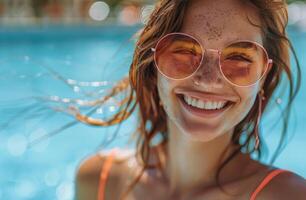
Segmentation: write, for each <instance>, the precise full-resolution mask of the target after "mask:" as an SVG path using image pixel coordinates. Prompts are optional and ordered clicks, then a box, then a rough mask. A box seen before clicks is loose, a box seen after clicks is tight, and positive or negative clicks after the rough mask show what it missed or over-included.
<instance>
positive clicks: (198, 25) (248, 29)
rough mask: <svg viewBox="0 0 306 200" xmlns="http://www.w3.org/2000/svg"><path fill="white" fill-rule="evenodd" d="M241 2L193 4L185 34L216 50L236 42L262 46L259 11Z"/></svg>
mask: <svg viewBox="0 0 306 200" xmlns="http://www.w3.org/2000/svg"><path fill="white" fill-rule="evenodd" d="M245 2H246V1H241V0H226V1H223V0H214V1H211V0H191V1H189V4H188V7H187V10H186V13H185V16H184V22H183V25H182V28H181V32H185V33H189V34H191V35H193V36H195V37H196V38H197V39H199V40H200V41H201V42H204V43H205V44H206V45H207V44H210V45H211V47H212V48H217V47H220V45H225V44H227V43H229V42H232V41H235V40H252V41H256V42H258V43H260V44H262V37H261V30H260V27H256V26H255V25H253V24H252V23H254V24H256V25H260V19H259V16H258V14H257V12H256V9H255V8H254V7H252V6H251V5H250V4H247V3H245Z"/></svg>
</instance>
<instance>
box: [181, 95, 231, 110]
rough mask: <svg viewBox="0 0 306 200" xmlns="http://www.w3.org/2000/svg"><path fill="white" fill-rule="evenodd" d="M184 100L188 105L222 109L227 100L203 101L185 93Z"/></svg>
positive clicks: (207, 108)
mask: <svg viewBox="0 0 306 200" xmlns="http://www.w3.org/2000/svg"><path fill="white" fill-rule="evenodd" d="M184 100H185V102H186V103H187V104H188V105H191V106H193V107H196V108H200V109H206V110H214V109H221V108H223V107H224V106H225V104H226V102H227V101H202V100H200V99H196V98H193V97H190V96H186V95H184Z"/></svg>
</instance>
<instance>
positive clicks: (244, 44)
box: [229, 41, 256, 49]
mask: <svg viewBox="0 0 306 200" xmlns="http://www.w3.org/2000/svg"><path fill="white" fill-rule="evenodd" d="M229 47H234V48H235V47H238V48H245V49H256V45H255V44H253V43H251V42H239V41H237V42H234V43H231V44H230V45H229Z"/></svg>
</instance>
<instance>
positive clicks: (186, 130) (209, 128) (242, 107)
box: [157, 0, 264, 141]
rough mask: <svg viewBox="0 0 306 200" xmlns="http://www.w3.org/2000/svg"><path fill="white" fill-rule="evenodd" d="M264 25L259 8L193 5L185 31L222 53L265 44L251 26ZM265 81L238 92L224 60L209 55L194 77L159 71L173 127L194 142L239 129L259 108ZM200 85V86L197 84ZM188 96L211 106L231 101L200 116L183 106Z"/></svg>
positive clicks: (232, 2) (235, 1) (234, 1)
mask: <svg viewBox="0 0 306 200" xmlns="http://www.w3.org/2000/svg"><path fill="white" fill-rule="evenodd" d="M250 21H251V22H252V23H255V24H260V20H259V18H258V15H257V13H256V10H255V8H253V7H251V6H250V5H248V4H246V3H243V1H239V0H228V1H221V0H216V1H208V0H207V1H205V0H204V1H203V0H192V1H190V3H189V5H188V8H187V10H186V13H185V16H184V22H183V26H182V29H181V30H180V32H184V33H188V34H190V35H192V36H194V37H196V38H197V39H198V40H199V42H200V43H201V45H202V46H203V47H204V48H207V49H219V50H221V49H222V48H224V47H225V45H226V44H228V43H230V42H232V41H235V40H251V41H255V42H258V43H259V44H262V37H261V30H260V28H258V27H255V26H254V25H252V24H251V23H250ZM263 81H264V79H261V81H260V82H258V83H257V84H255V85H252V86H250V87H237V86H234V85H232V84H230V83H229V82H227V81H226V80H225V79H224V78H223V76H222V74H221V72H220V68H219V65H218V55H217V53H215V52H212V51H209V52H207V53H206V54H205V56H204V59H203V61H202V65H201V66H200V68H199V69H198V71H197V72H196V73H195V74H194V75H193V76H191V77H189V78H187V79H184V80H170V79H168V78H166V77H165V76H163V75H162V74H160V73H159V72H158V77H157V87H158V92H159V96H160V99H161V101H162V103H163V106H164V109H165V111H166V113H167V115H168V120H170V121H168V123H171V125H173V126H175V127H176V128H177V129H178V130H180V132H182V133H183V134H185V135H186V136H188V137H189V138H190V139H192V140H197V141H209V140H212V139H214V138H216V137H218V136H220V135H222V134H227V133H231V131H232V130H233V128H234V127H235V126H236V125H237V124H238V123H239V122H240V121H241V120H242V119H243V118H244V117H245V116H246V115H247V113H248V112H249V111H250V109H251V107H252V106H253V104H254V102H255V99H256V96H257V93H258V91H259V89H260V85H261V84H262V83H263ZM195 82H196V83H197V84H195ZM178 94H181V95H182V94H183V95H184V96H185V97H193V98H194V97H195V96H196V97H197V98H198V99H201V100H202V101H203V102H204V103H206V105H208V104H209V102H225V101H226V102H229V103H230V104H229V106H228V107H226V108H225V109H221V112H218V113H217V114H213V115H209V114H207V113H208V112H204V114H196V113H195V112H194V111H190V110H189V109H188V107H186V105H185V106H184V104H183V99H182V98H181V97H180V95H178ZM212 105H213V104H212Z"/></svg>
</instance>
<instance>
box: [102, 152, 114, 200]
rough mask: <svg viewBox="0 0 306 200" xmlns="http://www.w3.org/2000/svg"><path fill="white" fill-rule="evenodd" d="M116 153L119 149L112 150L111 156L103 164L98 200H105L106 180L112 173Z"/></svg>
mask: <svg viewBox="0 0 306 200" xmlns="http://www.w3.org/2000/svg"><path fill="white" fill-rule="evenodd" d="M116 152H117V149H112V150H111V152H110V155H109V156H108V157H107V158H106V160H105V162H104V163H103V166H102V170H101V173H100V179H99V188H98V200H104V192H105V186H106V180H107V177H108V174H109V172H110V169H111V166H112V163H113V158H114V155H115V153H116Z"/></svg>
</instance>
